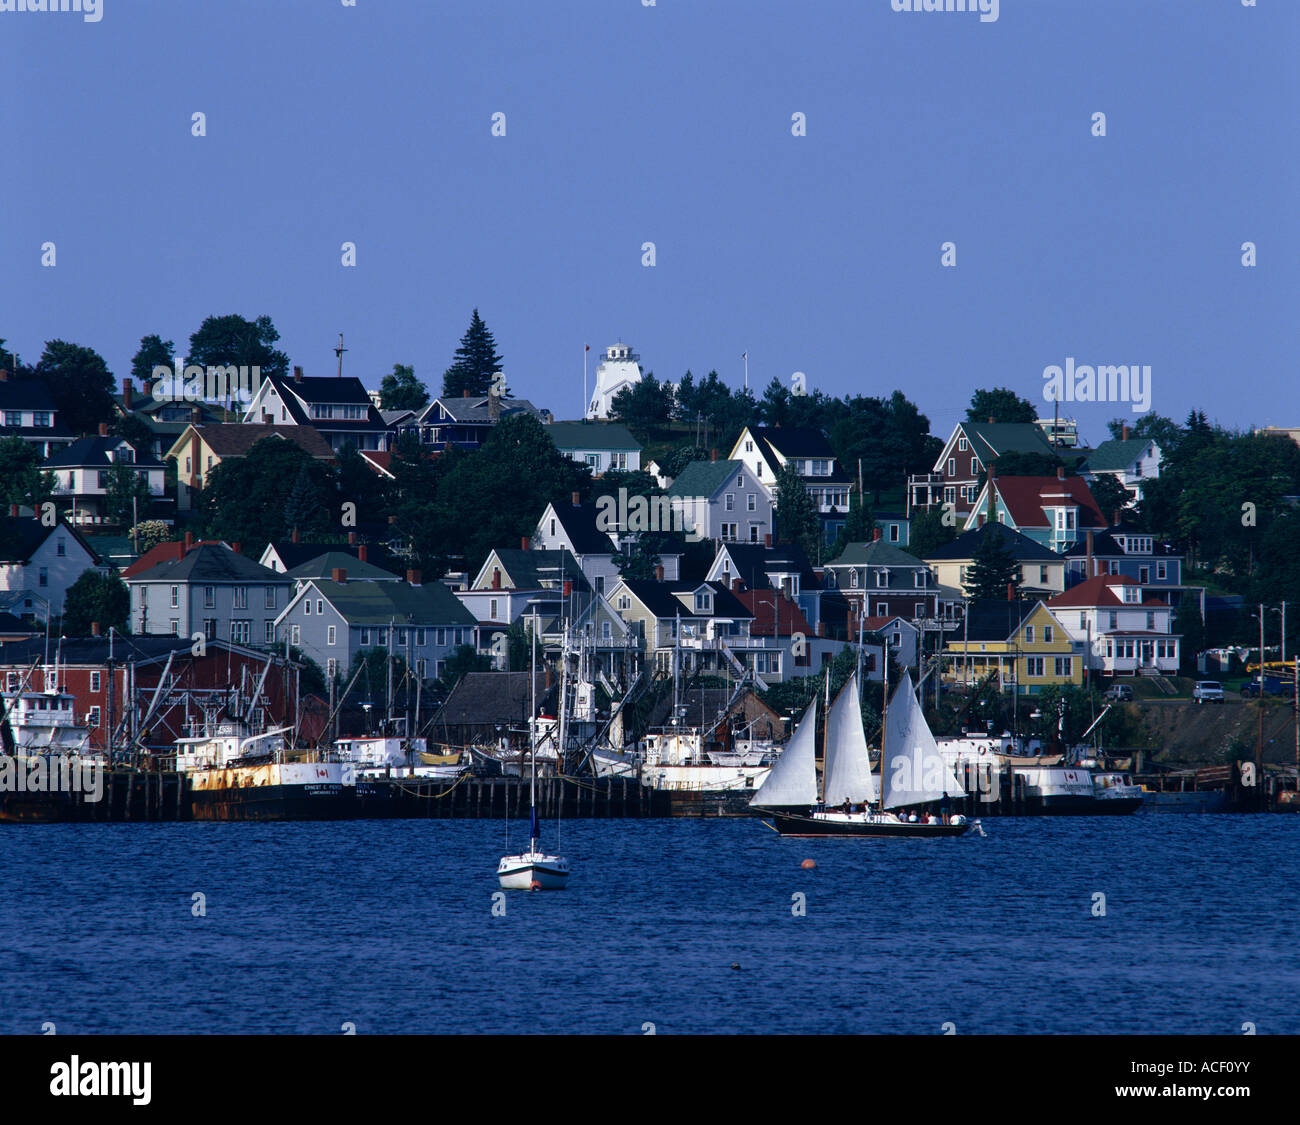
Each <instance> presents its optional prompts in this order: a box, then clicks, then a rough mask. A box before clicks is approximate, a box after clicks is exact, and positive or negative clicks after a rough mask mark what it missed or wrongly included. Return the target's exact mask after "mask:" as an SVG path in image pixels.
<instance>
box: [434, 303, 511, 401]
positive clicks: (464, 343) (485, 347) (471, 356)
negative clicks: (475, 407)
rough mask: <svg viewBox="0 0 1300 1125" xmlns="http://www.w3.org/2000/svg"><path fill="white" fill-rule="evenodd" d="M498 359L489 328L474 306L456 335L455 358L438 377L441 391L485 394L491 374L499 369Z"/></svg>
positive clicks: (457, 394) (451, 395)
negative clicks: (464, 326) (467, 321)
mask: <svg viewBox="0 0 1300 1125" xmlns="http://www.w3.org/2000/svg"><path fill="white" fill-rule="evenodd" d="M501 363H502V359H501V357H500V356H499V355H497V345H496V341H495V340H494V339H493V338H492V332H491V330H490V329H489V328H488V326H487V325H486V324H485V323H484V322H483V318H482V317H480V316H479V315H478V309H475V310H474V315H473V316H472V317H471V318H470V322H469V328H467V329H466V330H465V335H463V336H462V337H461V338H460V347H458V348H457V349H456V355H455V358H454V359H453V360H452V364H451V366H450V367H449V368H447V371H446V373H445V374H444V375H443V377H442V393H443V395H444V396H446V397H449V398H459V397H460V396H461V395H463V394H464V393H465V392H467V391H468V392H469V394H470V395H472V396H474V397H478V396H480V395H485V394H487V393H488V391H489V390H490V389H491V388H492V376H493V375H494V374H495V373H496V372H498V371H500V370H501Z"/></svg>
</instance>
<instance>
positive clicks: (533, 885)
mask: <svg viewBox="0 0 1300 1125" xmlns="http://www.w3.org/2000/svg"><path fill="white" fill-rule="evenodd" d="M528 889H529V890H530V891H540V890H541V889H542V884H541V883H539V882H538V881H537V880H536V879H534V880H533V881H532V883H530V884H529V886H528Z"/></svg>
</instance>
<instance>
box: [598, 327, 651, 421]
mask: <svg viewBox="0 0 1300 1125" xmlns="http://www.w3.org/2000/svg"><path fill="white" fill-rule="evenodd" d="M640 360H641V357H640V356H639V355H637V354H636V352H634V351H633V350H632V349H631V348H630V347H628V345H627V344H625V343H623V341H622V340H620V341H619V342H618V343H617V344H611V345H610V346H609V347H608V348H606V349H605V359H604V360H603V361H602V363H601V365H600V366H599V367H597V368H596V387H595V390H593V391H592V392H591V401H590V402H588V403H587V417H588V418H608V417H609V412H610V407H611V406H612V404H613V402H614V396H615V395H616V394H618V392H619V391H621V390H623V389H624V388H625V387H635V386H636V385H637V384H638V383H639V382H641V362H640Z"/></svg>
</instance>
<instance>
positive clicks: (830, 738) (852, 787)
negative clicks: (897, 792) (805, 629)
mask: <svg viewBox="0 0 1300 1125" xmlns="http://www.w3.org/2000/svg"><path fill="white" fill-rule="evenodd" d="M822 780H823V784H822V789H823V792H824V797H823V800H824V801H825V803H826V806H827V807H828V808H835V807H836V806H838V805H842V804H844V802H845V801H850V802H852V803H853V804H855V805H861V804H863V803H865V802H867V801H874V800H875V799H876V784H875V779H874V778H872V776H871V762H870V760H869V759H868V757H867V736H866V734H865V733H864V732H863V730H862V701H861V698H860V697H859V695H858V676H857V673H856V672H855V673H854V674H853V675H852V676H850V677H849V682H848V683H847V684H845V685H844V688H843V689H842V690H841V691H840V694H839V695H838V696H837V697H836V699H835V705H834V706H833V707H832V708H831V711H830V715H829V716H828V718H827V719H826V765H825V767H824V772H823V779H822Z"/></svg>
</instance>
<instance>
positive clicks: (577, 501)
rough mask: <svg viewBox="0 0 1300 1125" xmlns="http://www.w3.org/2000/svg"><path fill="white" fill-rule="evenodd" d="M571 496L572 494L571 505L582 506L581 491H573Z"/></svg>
mask: <svg viewBox="0 0 1300 1125" xmlns="http://www.w3.org/2000/svg"><path fill="white" fill-rule="evenodd" d="M572 496H573V506H574V507H575V508H580V507H582V493H581V492H575V493H573V494H572Z"/></svg>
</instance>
